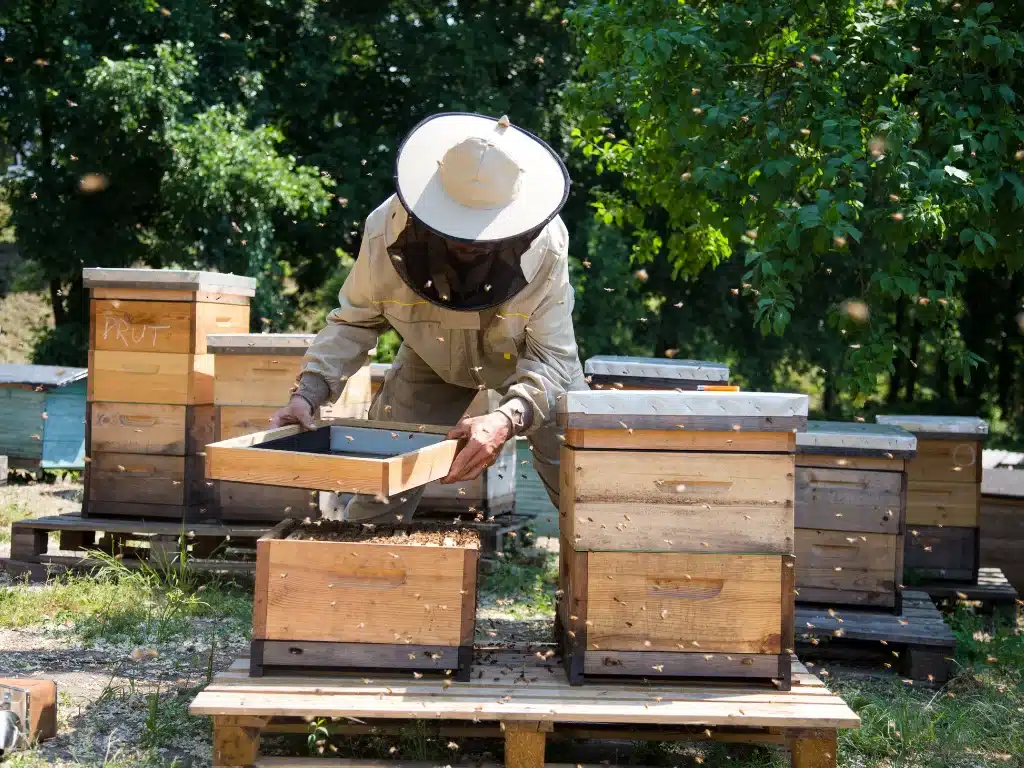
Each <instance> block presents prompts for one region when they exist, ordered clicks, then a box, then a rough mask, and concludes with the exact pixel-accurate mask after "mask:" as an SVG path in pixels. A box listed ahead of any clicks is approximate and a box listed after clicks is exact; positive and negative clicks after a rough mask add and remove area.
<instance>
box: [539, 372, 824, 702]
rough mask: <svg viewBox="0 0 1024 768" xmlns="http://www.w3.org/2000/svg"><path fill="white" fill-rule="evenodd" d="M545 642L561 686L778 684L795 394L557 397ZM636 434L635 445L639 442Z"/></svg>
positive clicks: (782, 682)
mask: <svg viewBox="0 0 1024 768" xmlns="http://www.w3.org/2000/svg"><path fill="white" fill-rule="evenodd" d="M558 418H559V422H560V425H561V426H562V427H564V428H565V429H566V445H565V447H564V448H563V450H562V463H561V467H562V470H561V481H560V485H561V505H560V509H559V513H560V535H561V551H562V556H561V563H560V568H559V579H560V583H561V588H562V590H563V597H562V601H561V602H560V604H559V615H558V623H559V632H560V633H561V634H562V637H563V644H564V657H565V658H566V665H567V672H568V675H569V680H570V682H571V683H573V684H579V683H582V682H583V681H584V680H585V679H586V677H587V676H595V677H600V676H605V675H616V676H617V675H627V676H636V677H659V676H664V677H724V678H732V677H736V678H760V679H764V680H769V679H771V680H774V681H776V682H777V684H778V685H779V686H781V687H783V688H786V687H788V685H789V676H790V673H789V667H790V654H791V652H792V648H793V591H794V579H795V569H794V564H793V549H794V472H795V466H794V454H793V451H794V445H795V438H794V434H795V431H797V432H798V431H800V430H802V429H804V427H805V425H806V421H807V398H806V397H805V396H802V395H776V394H762V393H719V392H632V391H618V390H614V391H608V390H606V391H600V392H589V393H587V392H580V393H569V394H567V395H566V396H564V397H563V398H562V399H561V401H560V403H559V411H558ZM648 438H649V439H648Z"/></svg>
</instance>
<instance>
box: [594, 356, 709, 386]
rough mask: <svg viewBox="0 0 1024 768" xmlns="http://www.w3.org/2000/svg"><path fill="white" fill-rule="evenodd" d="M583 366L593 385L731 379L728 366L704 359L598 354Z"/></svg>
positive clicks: (678, 383)
mask: <svg viewBox="0 0 1024 768" xmlns="http://www.w3.org/2000/svg"><path fill="white" fill-rule="evenodd" d="M583 370H584V372H585V373H586V375H587V381H588V382H589V384H590V387H591V389H625V390H635V389H683V390H691V389H698V388H700V387H708V386H723V385H727V384H728V383H729V366H727V365H725V364H724V363H710V362H707V361H705V360H675V359H671V358H667V357H629V356H620V355H596V356H594V357H591V358H590V359H589V360H587V361H586V363H584V365H583Z"/></svg>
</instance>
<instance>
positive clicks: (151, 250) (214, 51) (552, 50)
mask: <svg viewBox="0 0 1024 768" xmlns="http://www.w3.org/2000/svg"><path fill="white" fill-rule="evenodd" d="M0 5H2V7H0V30H3V35H4V39H3V53H4V55H5V56H6V59H9V60H0V142H2V143H3V144H4V145H5V146H8V147H13V148H15V149H19V150H24V151H25V157H26V158H27V160H26V169H25V170H26V172H25V174H24V176H23V177H22V178H21V179H20V180H18V182H17V184H16V185H15V186H14V189H13V192H12V207H13V208H14V220H15V223H16V226H17V231H18V237H19V241H20V245H21V247H22V250H23V251H24V252H25V254H26V255H28V256H29V257H30V258H32V259H33V260H35V261H37V262H39V263H41V264H43V265H44V266H45V270H46V273H47V280H48V283H49V284H50V286H51V294H52V297H53V299H54V310H55V316H56V318H57V322H58V326H60V325H64V324H65V323H68V322H70V323H75V324H81V323H82V322H84V319H85V314H84V307H83V305H82V299H81V290H80V283H79V282H77V275H78V274H79V273H80V270H81V267H82V266H119V265H126V264H134V263H142V264H148V265H152V266H171V265H174V264H182V265H184V264H188V265H196V266H200V267H206V268H216V269H221V270H233V271H236V272H245V273H247V274H250V275H253V276H257V277H260V278H265V279H261V287H260V292H259V294H258V296H257V300H258V301H257V307H256V311H255V312H254V316H255V317H256V318H260V317H263V318H266V319H267V321H268V323H269V327H270V328H275V329H276V328H280V327H282V325H283V324H284V323H286V322H289V321H291V320H292V311H293V310H295V309H300V310H304V315H306V316H308V315H311V314H314V313H315V311H316V310H320V309H322V308H324V307H327V306H329V305H331V304H333V303H334V302H335V301H336V296H337V290H336V288H337V285H338V284H339V282H340V280H341V279H343V277H344V275H345V273H346V271H347V268H348V266H347V265H348V264H350V263H351V255H354V253H355V251H356V249H357V248H358V243H359V235H360V230H361V228H362V222H363V219H364V218H365V216H366V215H367V214H368V213H369V212H370V211H371V210H372V209H373V208H374V207H375V206H376V205H378V204H379V203H380V202H381V201H382V200H383V199H384V198H385V197H386V196H388V195H389V194H391V193H392V191H393V182H392V178H391V177H392V163H393V160H394V155H395V150H396V149H397V146H398V142H399V141H400V140H401V138H402V137H403V136H404V135H405V133H406V132H407V131H408V130H409V129H410V128H411V127H412V126H413V125H415V124H416V123H417V122H418V121H419V120H422V119H423V118H425V117H427V116H428V115H430V114H433V113H435V112H438V111H463V110H465V111H477V112H483V113H487V114H493V115H499V114H508V115H509V116H510V117H511V119H512V120H513V121H514V122H515V123H516V124H518V125H521V126H524V127H526V128H527V129H529V130H532V131H535V132H537V133H539V134H540V135H542V136H543V137H544V138H545V139H547V140H548V141H550V142H551V143H552V144H553V145H554V146H555V147H556V148H560V147H562V146H563V145H564V144H565V143H566V141H567V138H568V136H567V131H566V130H565V129H564V118H563V116H562V112H561V109H560V106H559V94H560V87H561V85H562V84H563V83H564V81H565V80H566V79H567V77H568V74H569V73H570V71H571V69H572V67H573V66H574V60H573V59H572V58H571V56H570V54H569V50H568V48H569V37H568V35H567V33H566V30H565V28H564V26H563V24H562V17H561V7H560V5H559V4H558V3H556V2H551V1H549V0H500V1H499V2H493V3H492V2H482V1H480V0H466V2H459V3H451V4H423V3H416V2H408V1H406V0H398V1H394V2H367V1H366V0H345V1H344V2H342V0H327V1H326V2H314V1H313V0H302V1H301V2H292V0H267V1H266V2H260V3H251V2H242V1H241V0H234V1H230V0H229V1H227V2H216V3H209V2H199V0H181V2H177V1H176V2H175V3H173V4H171V3H168V4H167V6H166V7H163V6H161V5H160V4H159V3H158V2H154V1H153V0H108V2H101V3H89V4H86V6H84V7H83V6H82V5H81V4H80V3H72V2H69V0H11V2H8V3H3V4H0ZM87 174H101V175H102V180H103V184H104V185H105V186H103V188H102V190H96V191H93V192H91V193H85V192H83V191H82V190H81V189H80V182H81V179H82V177H83V176H86V175H87ZM314 174H317V175H318V176H319V180H317V179H314V178H313V176H314ZM583 189H584V191H583V193H582V194H577V195H576V196H575V197H574V201H573V203H572V205H571V209H572V210H573V211H575V214H571V213H569V212H567V216H569V217H570V218H572V217H573V216H575V218H577V219H583V218H586V212H585V188H583ZM328 286H330V290H329V289H328ZM306 305H309V306H306ZM256 322H257V323H258V322H259V321H258V320H257V321H256ZM257 327H262V326H260V325H258V326H257ZM61 333H64V334H67V333H69V332H68V331H64V332H61ZM79 337H80V334H79ZM74 343H75V342H74V340H73V339H72V338H70V337H66V338H65V337H62V339H61V340H60V341H59V342H56V343H49V344H46V345H45V346H44V347H42V348H41V351H42V352H44V353H45V355H46V356H52V354H53V350H54V349H55V348H56V349H61V348H65V347H66V346H67V345H68V344H72V345H73V344H74ZM75 354H80V352H76V353H75ZM62 362H67V361H66V360H62Z"/></svg>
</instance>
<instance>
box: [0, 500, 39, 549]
mask: <svg viewBox="0 0 1024 768" xmlns="http://www.w3.org/2000/svg"><path fill="white" fill-rule="evenodd" d="M31 514H32V511H31V510H30V509H29V507H28V504H25V503H24V502H21V501H10V502H8V503H6V504H4V505H3V506H0V544H4V543H6V542H8V541H10V540H11V523H13V522H15V521H16V520H24V519H25V518H26V517H30V516H31Z"/></svg>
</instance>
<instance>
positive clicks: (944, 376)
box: [935, 353, 950, 402]
mask: <svg viewBox="0 0 1024 768" xmlns="http://www.w3.org/2000/svg"><path fill="white" fill-rule="evenodd" d="M940 354H941V353H940ZM935 391H936V392H938V393H939V398H940V399H941V400H942V401H944V402H949V399H950V398H949V363H947V362H946V358H944V357H941V356H940V357H939V359H938V360H937V361H936V362H935Z"/></svg>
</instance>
